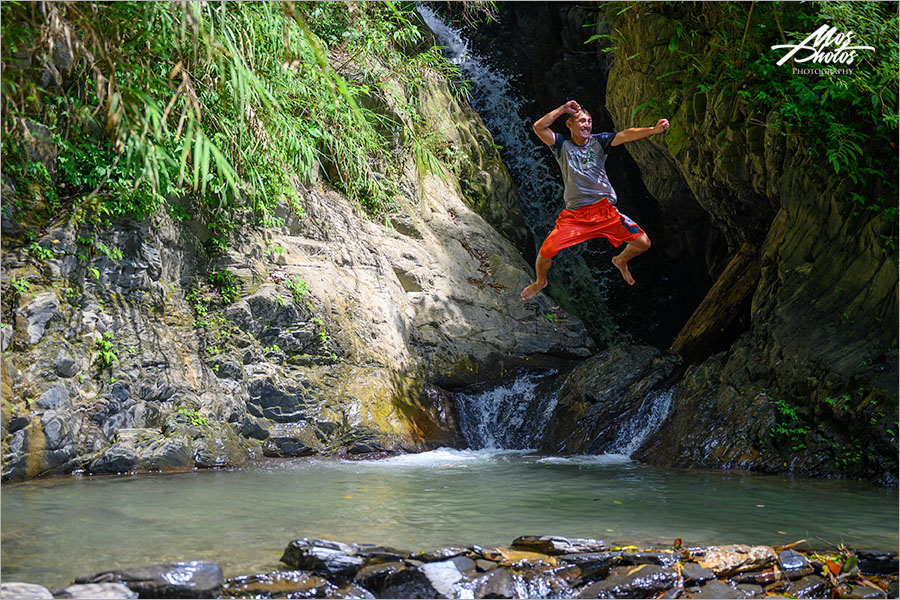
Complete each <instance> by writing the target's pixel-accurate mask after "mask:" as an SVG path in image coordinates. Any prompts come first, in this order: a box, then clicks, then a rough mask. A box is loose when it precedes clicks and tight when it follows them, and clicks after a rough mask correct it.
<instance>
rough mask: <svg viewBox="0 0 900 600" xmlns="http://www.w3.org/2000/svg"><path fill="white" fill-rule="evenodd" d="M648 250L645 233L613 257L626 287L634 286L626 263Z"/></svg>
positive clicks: (648, 241)
mask: <svg viewBox="0 0 900 600" xmlns="http://www.w3.org/2000/svg"><path fill="white" fill-rule="evenodd" d="M649 249H650V238H649V237H647V234H646V233H645V234H643V235H641V237H639V238H637V239H636V240H632V241H630V242H628V243H627V244H625V249H624V250H622V252H621V253H620V254H619V255H618V256H615V257H613V259H612V264H614V265H615V266H616V268H617V269H619V272H620V273H622V278H623V279H624V280H625V282H626V283H627V284H628V285H634V277H632V276H631V271H629V270H628V261H630V260H631V259H632V258H634V257H635V256H637V255H638V254H643V253H644V252H646V251H647V250H649ZM526 289H527V288H526ZM523 294H524V292H523Z"/></svg>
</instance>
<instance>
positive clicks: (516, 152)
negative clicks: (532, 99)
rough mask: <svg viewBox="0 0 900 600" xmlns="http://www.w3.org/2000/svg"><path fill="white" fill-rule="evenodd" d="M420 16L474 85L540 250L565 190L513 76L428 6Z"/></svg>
mask: <svg viewBox="0 0 900 600" xmlns="http://www.w3.org/2000/svg"><path fill="white" fill-rule="evenodd" d="M418 11H419V14H420V15H421V16H422V19H423V20H424V21H425V24H426V25H428V27H429V28H430V29H431V31H432V33H434V35H435V37H436V38H437V40H438V42H439V43H440V44H441V46H443V47H444V55H445V57H446V58H447V60H448V61H449V62H450V63H452V64H454V65H456V66H457V67H458V68H459V71H460V73H461V74H462V75H463V76H464V77H465V78H466V79H468V80H469V81H470V82H472V97H471V104H472V107H473V108H474V109H475V110H476V111H477V112H478V114H479V115H481V118H482V119H484V122H485V124H486V125H487V127H488V129H489V130H490V132H491V134H492V135H493V136H494V140H495V141H496V142H497V143H498V144H500V145H501V146H502V147H503V150H501V155H502V157H503V162H504V164H505V165H506V167H507V169H509V172H510V174H512V176H513V179H514V180H515V183H516V188H517V191H518V193H519V200H520V202H521V205H522V212H523V216H524V217H525V222H526V224H527V225H528V227H529V228H530V229H531V232H532V234H533V235H534V238H535V241H536V243H537V244H540V243H541V242H542V241H543V240H544V237H545V236H546V235H547V233H548V232H549V231H550V229H551V228H552V225H553V223H554V221H555V220H556V216H557V215H558V214H559V211H560V210H562V195H563V188H562V183H561V181H560V178H559V173H558V172H557V171H555V170H553V169H548V168H547V163H546V162H544V161H543V160H542V158H541V155H542V153H543V152H547V150H546V149H545V148H544V147H543V145H542V144H540V143H537V142H536V141H535V139H536V138H535V137H534V133H532V131H531V123H529V122H527V121H526V120H524V119H522V118H520V117H519V109H520V108H521V106H522V104H523V103H524V99H522V98H521V97H519V96H517V95H516V94H515V93H514V92H513V91H512V87H511V81H510V77H509V75H507V74H506V73H504V72H503V71H501V70H500V69H497V68H495V67H494V66H492V65H491V64H489V63H488V61H487V60H486V59H485V58H484V57H482V56H479V55H477V54H475V53H474V52H472V51H471V50H470V49H469V45H468V42H467V41H466V39H465V38H464V37H463V36H462V34H461V33H460V31H459V30H457V29H454V28H452V27H450V26H449V25H447V24H446V23H444V22H443V21H442V20H441V18H440V17H439V16H438V15H437V14H436V13H435V12H434V10H432V9H431V8H429V7H427V6H419V8H418Z"/></svg>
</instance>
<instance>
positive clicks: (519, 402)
mask: <svg viewBox="0 0 900 600" xmlns="http://www.w3.org/2000/svg"><path fill="white" fill-rule="evenodd" d="M552 374H554V372H551V373H549V374H548V373H542V374H533V373H532V374H526V375H520V376H519V377H518V378H516V380H515V381H513V382H512V383H511V384H508V385H504V386H499V387H494V388H491V389H489V390H485V391H483V392H479V393H475V394H460V395H459V396H458V401H457V410H458V411H459V420H460V430H461V431H462V434H463V437H465V439H466V444H467V445H468V446H469V448H474V449H482V448H486V449H527V448H533V447H534V444H535V443H536V442H538V441H539V436H540V435H541V434H543V432H544V430H545V429H546V428H547V423H548V422H549V420H550V416H551V415H552V414H553V409H554V408H556V398H557V395H556V391H553V392H552V393H546V394H541V393H540V392H539V391H538V385H539V384H540V382H541V381H542V380H543V379H544V378H545V377H547V376H549V375H552Z"/></svg>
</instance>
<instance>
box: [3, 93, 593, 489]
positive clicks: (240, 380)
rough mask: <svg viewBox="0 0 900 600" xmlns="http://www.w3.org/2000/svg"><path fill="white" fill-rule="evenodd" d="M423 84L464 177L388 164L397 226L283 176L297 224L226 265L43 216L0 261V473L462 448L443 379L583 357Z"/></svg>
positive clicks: (493, 169)
mask: <svg viewBox="0 0 900 600" xmlns="http://www.w3.org/2000/svg"><path fill="white" fill-rule="evenodd" d="M426 94H427V96H428V97H427V99H426V101H424V102H422V105H423V106H426V107H427V108H426V109H424V110H426V111H431V112H430V113H429V114H425V115H423V116H424V117H425V118H428V119H430V120H431V122H432V123H433V124H434V127H435V129H437V130H440V131H441V132H442V133H443V134H444V135H445V136H446V138H447V139H449V140H450V141H451V142H452V143H454V144H456V145H457V146H458V147H459V148H461V150H462V152H463V153H464V155H463V156H464V158H463V159H462V160H463V164H462V165H461V172H463V173H465V174H466V177H467V180H468V183H467V185H466V186H465V193H463V188H462V187H461V186H460V183H459V181H458V179H457V178H456V176H455V175H453V174H452V171H451V169H450V168H447V172H446V174H445V176H444V177H438V176H435V175H432V174H427V175H423V174H422V173H420V172H419V171H418V170H417V169H416V168H415V166H414V160H413V159H412V158H411V157H406V158H403V159H402V160H404V161H406V163H407V164H408V169H407V177H406V178H405V180H404V181H403V182H401V186H400V187H401V189H404V190H405V195H404V198H402V199H401V201H400V202H399V205H398V207H397V210H396V211H395V213H394V214H392V215H391V223H390V224H385V223H376V222H373V221H372V220H371V219H369V218H367V217H365V216H364V215H361V214H359V212H358V209H355V208H354V206H353V205H352V204H351V203H350V201H349V200H347V199H346V198H344V197H343V196H341V195H339V194H337V193H335V192H333V191H329V190H328V189H327V188H326V187H325V186H324V185H320V184H313V185H308V186H302V185H299V184H296V186H295V187H296V192H297V196H298V201H299V204H300V205H301V206H303V207H304V213H305V214H303V215H302V216H298V215H297V214H296V213H295V212H293V211H292V210H290V209H287V208H286V207H285V208H284V209H283V211H282V213H281V214H280V215H278V216H280V217H281V218H282V219H283V223H284V224H283V226H281V227H277V228H268V229H252V228H245V229H241V230H240V232H239V233H238V234H236V235H235V236H234V238H233V239H232V240H230V243H229V249H228V251H227V252H225V253H224V254H218V255H212V256H211V255H209V254H208V253H207V252H206V250H205V249H204V241H205V238H204V236H205V235H208V234H206V233H205V232H206V229H205V227H203V226H202V225H200V224H198V223H196V222H194V221H190V220H188V221H184V222H176V221H173V220H172V219H171V218H170V217H169V216H168V215H166V214H157V215H154V216H153V217H152V219H148V220H143V221H135V220H122V221H119V222H116V223H114V224H113V226H112V227H108V228H102V227H87V226H81V227H80V228H77V229H76V228H74V227H73V226H71V225H69V224H65V223H63V224H59V225H56V226H54V227H51V228H50V229H49V230H47V231H46V233H44V234H43V235H42V236H41V237H40V238H38V240H37V241H38V243H39V244H40V245H42V246H45V247H47V248H51V249H52V256H50V257H43V258H36V257H34V256H32V255H29V254H27V253H26V252H24V251H23V250H22V249H18V250H17V249H5V251H4V255H3V277H4V280H5V281H6V282H8V283H9V284H10V285H11V287H10V288H9V289H13V288H12V283H15V284H16V289H17V290H18V292H16V293H15V294H14V297H10V296H8V297H7V298H4V319H3V320H4V323H5V324H4V326H3V351H4V355H3V362H2V366H3V373H2V375H3V377H2V383H3V394H2V402H3V404H2V409H3V410H2V425H3V477H4V478H17V477H25V476H28V477H31V476H37V475H41V474H45V473H56V472H68V471H72V470H75V469H83V470H86V471H89V472H119V471H130V470H141V469H178V468H192V467H195V466H201V467H211V466H222V465H234V464H238V463H240V462H241V461H244V460H246V459H248V458H250V457H254V456H259V455H261V454H264V455H267V456H299V455H304V454H310V453H313V452H323V451H332V450H341V449H343V450H345V451H349V452H353V453H356V452H360V453H362V452H373V451H380V450H388V449H400V448H405V449H422V448H428V447H435V446H438V445H456V444H458V443H459V440H460V438H459V432H458V429H457V427H456V423H455V408H454V406H453V404H452V402H451V400H450V397H449V395H448V394H447V393H446V392H445V391H444V390H443V389H442V388H443V387H453V386H460V385H465V384H468V383H471V382H473V381H476V380H484V379H489V378H490V377H492V375H493V373H492V364H493V363H494V361H496V360H498V359H504V360H509V359H510V358H512V359H515V358H516V357H518V358H520V359H521V360H523V361H526V360H527V359H528V357H529V356H531V355H535V354H546V353H554V354H560V355H565V356H569V357H571V356H582V357H585V356H588V355H589V353H590V347H591V345H592V341H591V339H590V337H589V336H588V335H587V333H586V330H585V328H584V326H583V325H582V324H581V322H580V321H578V320H577V319H574V318H570V317H568V316H567V315H566V314H565V313H563V312H562V311H561V310H559V309H558V308H557V307H554V306H551V304H550V303H549V302H548V301H547V300H546V299H544V300H541V301H539V302H537V303H531V304H527V305H526V304H524V303H522V302H521V300H520V299H519V291H520V290H521V289H522V288H523V287H524V286H525V285H527V284H528V283H530V282H531V280H532V278H533V274H531V273H529V270H530V269H529V267H528V265H527V264H526V263H525V261H524V260H523V259H522V258H521V257H520V255H519V253H518V251H517V250H516V248H515V247H514V246H513V245H512V244H511V243H510V242H509V241H508V240H507V239H506V237H508V238H510V239H515V238H516V237H517V236H520V235H523V233H522V229H521V227H518V228H517V226H516V219H515V218H509V215H510V214H512V215H513V216H514V215H515V209H514V207H515V194H514V191H513V186H512V183H511V180H510V178H509V175H508V174H507V173H506V170H505V168H504V167H503V165H502V164H501V162H500V160H499V158H498V157H497V154H496V150H495V149H494V147H493V145H492V143H491V137H490V134H489V133H488V132H487V131H486V130H485V128H484V126H483V124H482V123H481V121H480V119H479V118H478V117H477V115H475V114H474V113H473V112H472V111H471V109H469V108H467V107H464V106H461V105H460V104H458V103H457V102H456V100H455V99H454V97H453V95H452V94H451V93H450V91H449V90H448V89H447V87H446V85H445V84H444V83H442V82H440V81H437V82H434V83H433V84H432V85H431V86H430V87H429V89H428V91H427V92H426ZM388 108H389V107H388ZM457 166H458V167H460V165H457ZM473 207H475V208H478V209H479V210H480V212H482V213H483V214H484V215H486V218H488V219H493V220H494V221H495V222H496V223H498V225H499V228H500V229H502V230H504V233H505V236H506V237H504V235H501V234H499V233H498V231H497V230H495V229H494V228H493V227H492V226H491V224H490V223H489V222H488V221H486V220H485V218H482V216H480V215H479V213H478V212H476V210H474V208H473ZM500 216H504V218H503V220H502V221H501V220H500ZM519 222H521V221H519ZM10 225H11V224H9V223H7V226H10ZM526 233H527V232H526ZM104 249H105V250H104ZM109 249H118V250H120V251H121V255H117V254H116V253H115V252H110V251H109ZM547 315H551V316H552V317H553V318H552V319H548V318H546V316H547Z"/></svg>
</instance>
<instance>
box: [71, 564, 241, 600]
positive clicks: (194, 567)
mask: <svg viewBox="0 0 900 600" xmlns="http://www.w3.org/2000/svg"><path fill="white" fill-rule="evenodd" d="M224 582H225V577H224V576H223V574H222V568H221V567H220V566H219V565H218V564H217V563H213V562H206V561H190V562H177V563H168V564H162V565H153V566H150V567H135V568H130V569H121V570H118V571H104V572H102V573H95V574H94V575H88V576H85V577H79V578H77V579H76V580H75V583H84V584H90V583H122V584H125V585H126V586H127V587H128V588H129V589H131V590H134V591H135V592H137V593H138V594H139V595H140V597H141V598H213V597H216V596H218V594H219V591H220V590H221V589H222V585H223V584H224Z"/></svg>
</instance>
